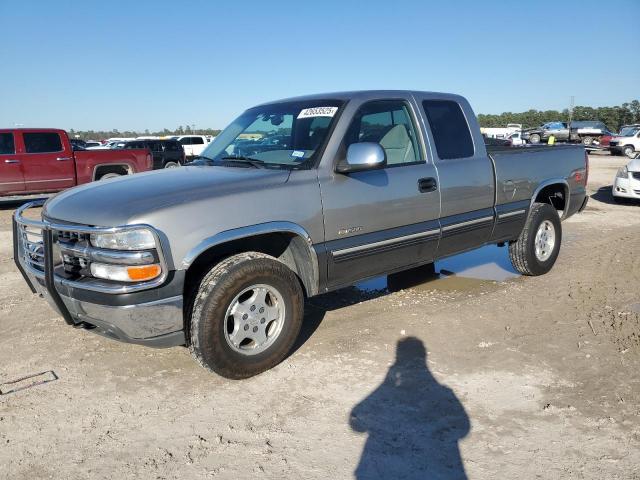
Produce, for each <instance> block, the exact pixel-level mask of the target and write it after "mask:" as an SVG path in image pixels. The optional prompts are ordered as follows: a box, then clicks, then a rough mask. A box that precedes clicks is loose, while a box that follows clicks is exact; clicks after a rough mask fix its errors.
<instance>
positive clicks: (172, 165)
mask: <svg viewBox="0 0 640 480" xmlns="http://www.w3.org/2000/svg"><path fill="white" fill-rule="evenodd" d="M179 166H180V162H174V161H173V160H169V161H167V162H165V164H164V165H163V166H162V168H178V167H179Z"/></svg>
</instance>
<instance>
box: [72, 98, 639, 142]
mask: <svg viewBox="0 0 640 480" xmlns="http://www.w3.org/2000/svg"><path fill="white" fill-rule="evenodd" d="M571 117H572V119H573V120H598V121H601V122H603V123H604V124H605V125H606V126H607V127H608V128H609V130H611V131H612V132H617V131H618V130H619V129H620V127H621V126H622V125H627V124H630V123H640V101H638V100H633V101H631V102H629V103H623V104H622V105H619V106H615V107H597V108H594V107H584V106H576V107H574V109H573V115H572V116H571ZM478 121H479V122H480V126H481V127H505V126H506V125H507V124H508V123H521V124H522V126H523V127H524V128H529V127H537V126H538V125H542V124H543V123H546V122H553V121H560V122H568V121H569V109H566V108H565V109H564V110H562V111H558V110H528V111H526V112H520V113H513V112H503V113H500V114H483V113H481V114H479V115H478ZM219 133H220V130H219V129H215V128H197V129H192V128H191V126H189V125H187V126H186V127H183V126H182V125H180V126H179V127H178V128H175V129H173V130H169V129H168V128H164V129H162V130H159V131H153V132H152V131H149V130H148V129H147V130H144V131H143V132H140V131H134V130H125V131H120V130H118V129H117V128H114V129H113V130H109V131H101V130H74V129H71V130H69V135H70V136H72V137H74V136H76V135H77V136H78V138H82V139H83V140H89V139H91V140H103V139H106V138H111V137H127V138H135V137H140V136H145V135H148V136H151V135H153V136H158V137H169V136H172V135H212V136H214V137H215V136H217V135H218V134H219Z"/></svg>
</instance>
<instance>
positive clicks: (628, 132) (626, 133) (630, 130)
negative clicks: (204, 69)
mask: <svg viewBox="0 0 640 480" xmlns="http://www.w3.org/2000/svg"><path fill="white" fill-rule="evenodd" d="M638 130H640V127H625V128H623V129H622V130H620V136H621V137H632V136H634V135H635V134H636V132H637V131H638Z"/></svg>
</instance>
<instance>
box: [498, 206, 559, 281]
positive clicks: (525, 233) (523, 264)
mask: <svg viewBox="0 0 640 480" xmlns="http://www.w3.org/2000/svg"><path fill="white" fill-rule="evenodd" d="M545 220H546V221H549V222H551V224H552V225H553V227H554V230H555V243H554V246H553V249H552V250H551V255H550V256H549V257H548V258H546V259H545V260H544V261H541V260H540V259H538V257H537V256H536V248H535V237H536V233H537V231H538V229H539V228H540V225H541V224H542V223H543V222H544V221H545ZM561 243H562V225H561V223H560V217H559V216H558V212H557V210H556V209H555V208H553V207H552V206H551V205H549V204H547V203H534V204H533V206H532V207H531V211H530V212H529V218H527V222H526V223H525V226H524V229H523V230H522V233H520V237H518V240H517V241H515V242H513V243H511V244H509V259H510V260H511V264H512V265H513V268H515V269H516V270H517V271H518V272H520V273H521V274H522V275H530V276H535V275H544V274H545V273H547V272H548V271H549V270H551V268H552V267H553V264H554V263H556V259H557V258H558V253H559V252H560V244H561Z"/></svg>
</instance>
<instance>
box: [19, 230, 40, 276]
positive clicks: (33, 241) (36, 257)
mask: <svg viewBox="0 0 640 480" xmlns="http://www.w3.org/2000/svg"><path fill="white" fill-rule="evenodd" d="M18 228H19V230H18V234H19V239H20V242H21V243H22V248H21V249H20V251H21V255H22V258H23V259H24V263H25V264H26V265H27V266H29V267H31V268H32V269H33V270H37V271H39V272H42V273H44V237H43V234H42V228H39V227H34V226H32V225H26V224H21V225H18Z"/></svg>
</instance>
